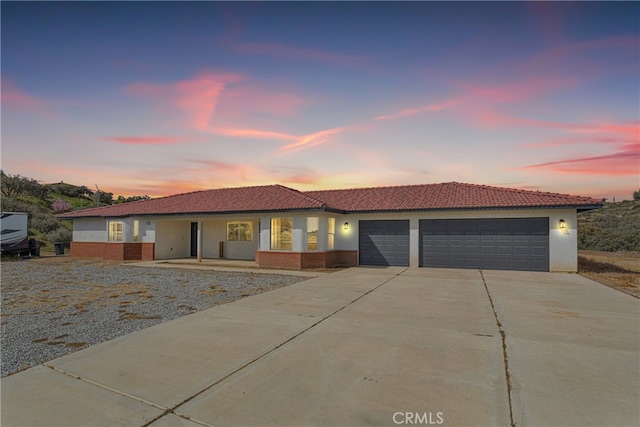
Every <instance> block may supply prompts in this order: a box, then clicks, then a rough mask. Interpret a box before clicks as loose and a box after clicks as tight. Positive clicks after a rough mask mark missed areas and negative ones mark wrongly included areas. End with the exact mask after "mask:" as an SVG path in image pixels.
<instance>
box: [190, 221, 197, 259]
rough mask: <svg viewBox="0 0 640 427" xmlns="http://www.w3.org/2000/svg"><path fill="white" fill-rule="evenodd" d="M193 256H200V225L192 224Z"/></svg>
mask: <svg viewBox="0 0 640 427" xmlns="http://www.w3.org/2000/svg"><path fill="white" fill-rule="evenodd" d="M191 256H198V223H197V222H192V223H191Z"/></svg>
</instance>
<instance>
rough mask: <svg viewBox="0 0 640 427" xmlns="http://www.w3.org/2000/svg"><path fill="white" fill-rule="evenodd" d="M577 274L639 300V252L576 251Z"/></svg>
mask: <svg viewBox="0 0 640 427" xmlns="http://www.w3.org/2000/svg"><path fill="white" fill-rule="evenodd" d="M578 273H579V274H581V275H582V276H585V277H588V278H589V279H591V280H595V281H596V282H598V283H602V284H603V285H606V286H609V287H611V288H614V289H617V290H619V291H620V292H624V293H626V294H629V295H633V296H634V297H636V298H640V252H600V251H578Z"/></svg>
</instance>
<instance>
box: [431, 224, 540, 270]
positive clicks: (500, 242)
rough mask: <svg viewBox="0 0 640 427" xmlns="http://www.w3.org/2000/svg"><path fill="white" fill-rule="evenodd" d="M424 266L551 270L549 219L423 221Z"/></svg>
mask: <svg viewBox="0 0 640 427" xmlns="http://www.w3.org/2000/svg"><path fill="white" fill-rule="evenodd" d="M420 266H421V267H445V268H484V269H488V270H526V271H549V218H502V219H428V220H421V221H420Z"/></svg>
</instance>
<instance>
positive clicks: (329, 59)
mask: <svg viewBox="0 0 640 427" xmlns="http://www.w3.org/2000/svg"><path fill="white" fill-rule="evenodd" d="M231 47H232V49H233V50H235V51H236V52H238V53H245V54H260V55H271V56H281V57H289V58H295V59H303V60H311V61H317V62H325V63H330V64H336V65H357V64H360V63H363V62H365V61H366V60H367V59H368V57H367V56H365V55H349V54H341V53H334V52H324V51H319V50H312V49H302V48H298V47H294V46H284V45H280V44H276V43H250V42H234V43H232V44H231Z"/></svg>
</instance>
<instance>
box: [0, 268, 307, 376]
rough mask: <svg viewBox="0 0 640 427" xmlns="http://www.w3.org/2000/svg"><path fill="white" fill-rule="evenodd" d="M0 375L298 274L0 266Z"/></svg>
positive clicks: (264, 289) (264, 288) (284, 283)
mask: <svg viewBox="0 0 640 427" xmlns="http://www.w3.org/2000/svg"><path fill="white" fill-rule="evenodd" d="M1 279H2V282H1V286H2V307H1V308H2V311H1V314H2V315H1V318H0V322H1V329H2V335H1V339H2V341H1V348H2V373H1V375H2V377H4V376H7V375H9V374H12V373H14V372H17V371H21V370H23V369H26V368H29V367H31V366H34V365H36V364H38V363H42V362H45V361H47V360H51V359H55V358H57V357H60V356H63V355H65V354H68V353H71V352H74V351H77V350H80V349H82V348H85V347H88V346H91V345H95V344H99V343H101V342H104V341H108V340H110V339H113V338H116V337H119V336H121V335H126V334H129V333H131V332H134V331H137V330H139V329H144V328H147V327H149V326H152V325H155V324H157V323H162V322H166V321H168V320H172V319H175V318H178V317H181V316H184V315H187V314H191V313H194V312H196V311H200V310H204V309H207V308H210V307H213V306H215V305H217V304H223V303H227V302H231V301H235V300H237V299H239V298H242V297H246V296H249V295H254V294H258V293H262V292H267V291H270V290H272V289H277V288H280V287H283V286H288V285H291V284H293V283H296V282H300V281H302V280H306V277H298V276H288V275H287V276H284V275H276V274H255V273H249V272H247V273H244V272H221V271H211V270H208V271H203V270H188V269H179V268H175V269H173V268H162V269H160V268H155V269H154V268H141V267H133V266H127V265H122V264H121V263H118V262H108V261H94V260H91V261H89V260H76V259H71V258H68V257H64V258H60V257H57V258H53V257H52V258H40V259H32V260H23V261H6V262H4V261H3V262H2V265H1Z"/></svg>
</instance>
